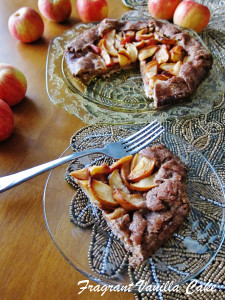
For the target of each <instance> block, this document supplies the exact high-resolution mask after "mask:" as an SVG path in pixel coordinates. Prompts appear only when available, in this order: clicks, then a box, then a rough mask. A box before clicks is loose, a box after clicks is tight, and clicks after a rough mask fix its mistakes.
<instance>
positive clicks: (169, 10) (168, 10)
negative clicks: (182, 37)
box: [148, 0, 182, 20]
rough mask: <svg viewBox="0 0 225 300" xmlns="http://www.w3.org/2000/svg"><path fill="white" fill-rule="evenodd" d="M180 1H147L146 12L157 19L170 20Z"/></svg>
mask: <svg viewBox="0 0 225 300" xmlns="http://www.w3.org/2000/svg"><path fill="white" fill-rule="evenodd" d="M181 1H182V0H148V10H149V12H150V14H151V15H152V16H153V17H154V18H157V19H164V20H171V19H172V18H173V14H174V11H175V9H176V7H177V6H178V5H179V4H180V3H181Z"/></svg>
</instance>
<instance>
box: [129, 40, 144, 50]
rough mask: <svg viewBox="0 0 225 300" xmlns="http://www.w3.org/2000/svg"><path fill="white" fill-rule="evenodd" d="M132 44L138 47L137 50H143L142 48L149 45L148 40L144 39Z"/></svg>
mask: <svg viewBox="0 0 225 300" xmlns="http://www.w3.org/2000/svg"><path fill="white" fill-rule="evenodd" d="M132 44H133V45H134V46H135V47H136V48H137V50H141V49H142V48H144V47H146V46H147V45H146V41H144V40H141V41H139V42H133V43H132Z"/></svg>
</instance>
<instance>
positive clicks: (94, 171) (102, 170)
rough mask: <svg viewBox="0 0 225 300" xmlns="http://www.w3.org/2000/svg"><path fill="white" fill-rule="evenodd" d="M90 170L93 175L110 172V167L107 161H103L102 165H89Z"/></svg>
mask: <svg viewBox="0 0 225 300" xmlns="http://www.w3.org/2000/svg"><path fill="white" fill-rule="evenodd" d="M88 171H89V174H90V176H92V177H93V176H95V175H98V174H109V173H110V167H109V166H108V165H107V164H106V163H103V164H102V165H100V166H96V165H94V166H91V167H89V168H88Z"/></svg>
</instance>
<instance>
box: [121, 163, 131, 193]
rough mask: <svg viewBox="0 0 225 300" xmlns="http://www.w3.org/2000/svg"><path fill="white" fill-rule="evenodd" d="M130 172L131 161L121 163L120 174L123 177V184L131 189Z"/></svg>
mask: <svg viewBox="0 0 225 300" xmlns="http://www.w3.org/2000/svg"><path fill="white" fill-rule="evenodd" d="M129 173H130V161H127V162H125V163H124V164H122V165H121V167H120V176H121V178H122V181H123V184H124V185H125V186H126V187H127V188H128V189H129V188H130V184H129V182H128V181H127V176H128V175H129Z"/></svg>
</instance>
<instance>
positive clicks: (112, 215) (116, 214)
mask: <svg viewBox="0 0 225 300" xmlns="http://www.w3.org/2000/svg"><path fill="white" fill-rule="evenodd" d="M103 214H104V217H105V219H106V220H115V219H118V218H120V217H122V216H124V215H125V214H126V211H125V209H124V208H123V207H117V208H116V209H115V210H114V211H113V212H107V211H104V213H103Z"/></svg>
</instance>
